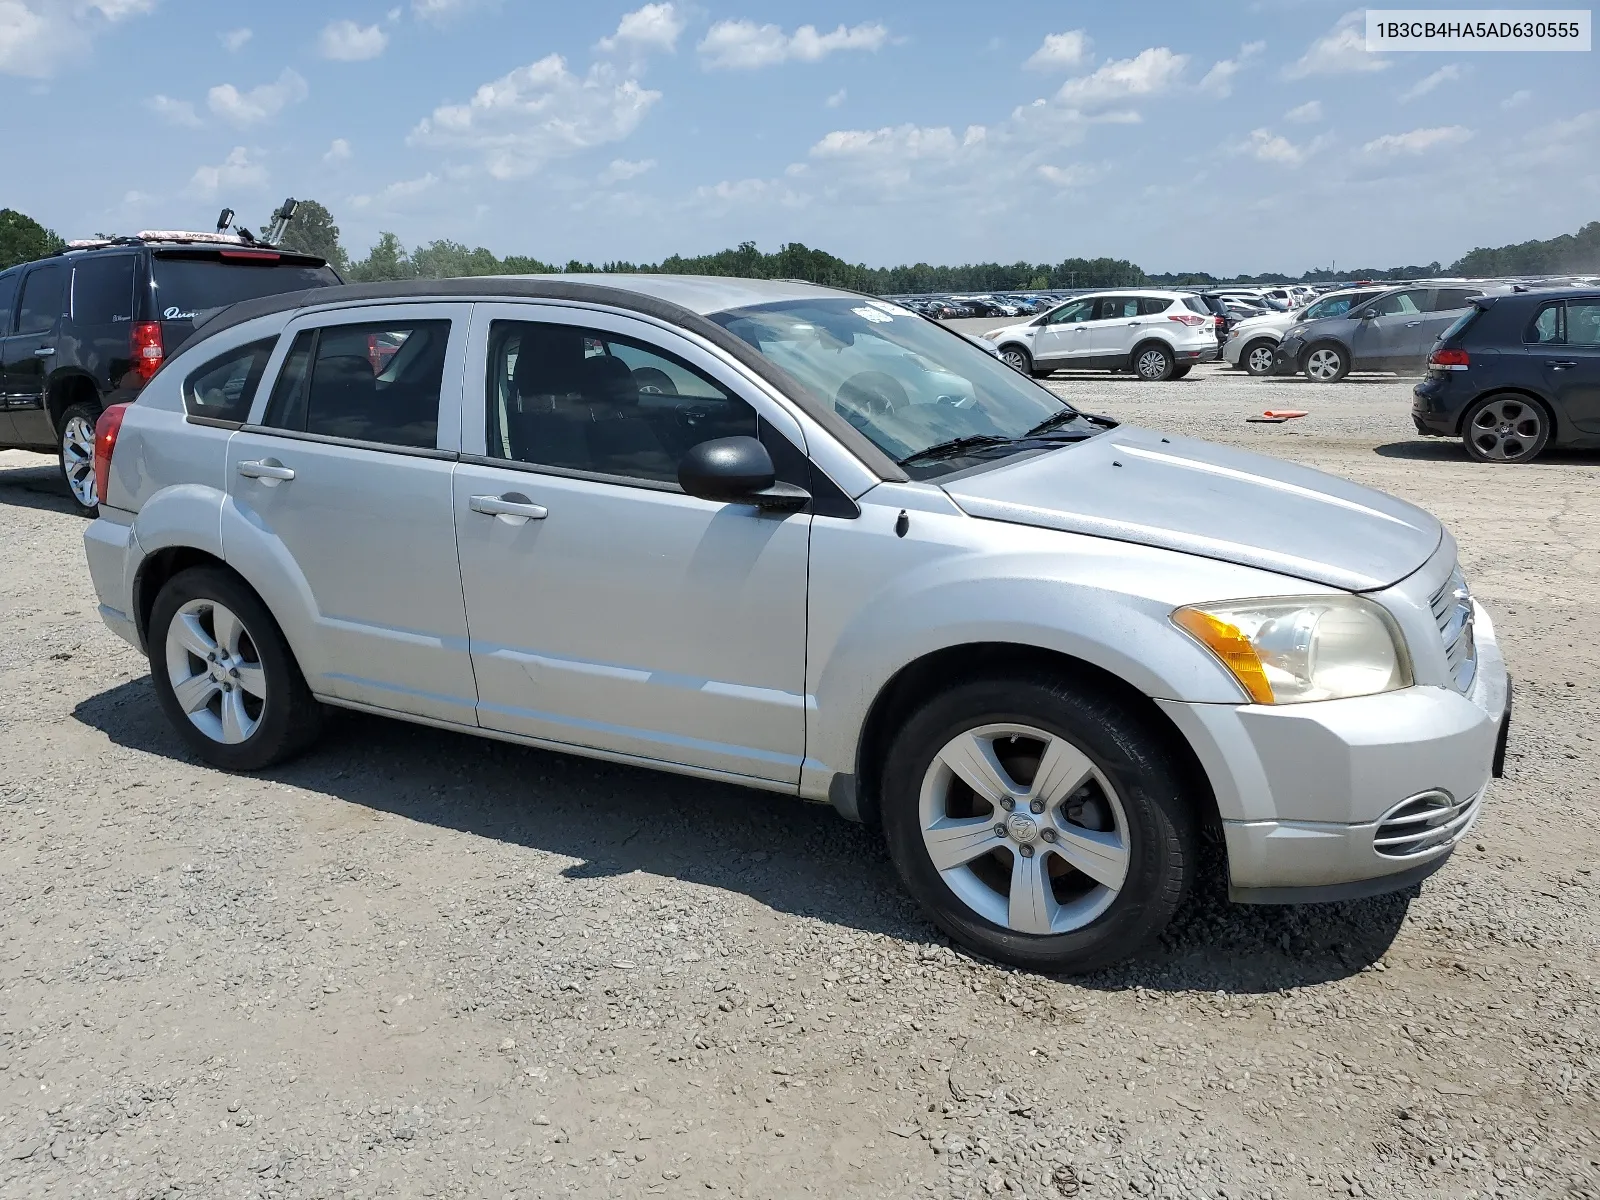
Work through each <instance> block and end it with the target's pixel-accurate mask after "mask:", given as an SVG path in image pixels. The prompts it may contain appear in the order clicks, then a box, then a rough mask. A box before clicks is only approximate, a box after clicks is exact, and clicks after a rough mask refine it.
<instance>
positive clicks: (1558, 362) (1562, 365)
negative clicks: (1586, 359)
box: [1544, 358, 1578, 371]
mask: <svg viewBox="0 0 1600 1200" xmlns="http://www.w3.org/2000/svg"><path fill="white" fill-rule="evenodd" d="M1544 365H1545V366H1547V367H1549V368H1550V369H1551V370H1552V371H1570V370H1571V369H1572V368H1573V367H1575V366H1577V365H1578V364H1577V363H1576V362H1574V361H1573V360H1572V359H1570V358H1547V359H1545V360H1544Z"/></svg>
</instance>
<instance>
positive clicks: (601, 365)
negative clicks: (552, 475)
mask: <svg viewBox="0 0 1600 1200" xmlns="http://www.w3.org/2000/svg"><path fill="white" fill-rule="evenodd" d="M488 384H489V388H488V398H489V429H488V439H487V444H488V448H489V454H490V456H491V457H493V458H504V459H510V460H512V461H514V462H524V463H529V464H531V465H534V466H541V467H555V468H559V469H563V470H569V471H582V472H586V473H594V474H599V475H613V476H619V477H622V478H625V479H648V480H652V481H654V482H657V483H676V482H677V479H678V462H679V460H680V459H682V458H683V456H684V454H686V453H687V452H688V451H689V449H690V448H691V447H693V446H696V445H699V444H700V443H701V442H705V441H710V440H711V439H713V438H725V437H738V436H741V435H742V436H745V437H755V436H756V434H757V421H756V414H755V410H754V409H752V408H751V407H750V406H749V405H748V404H746V403H745V402H744V401H743V400H740V399H738V398H737V397H735V396H731V395H729V394H728V392H727V391H725V390H724V389H723V388H722V387H720V386H719V385H717V384H716V383H713V382H712V381H711V380H710V379H708V378H706V377H705V376H704V375H702V374H701V373H700V372H699V371H697V370H695V369H694V368H693V367H691V366H689V364H687V363H685V362H683V361H682V360H680V359H678V358H675V357H673V356H672V355H670V354H667V353H666V352H664V351H662V350H659V349H657V348H656V347H654V346H649V345H646V344H645V343H643V342H639V341H635V340H634V339H632V338H625V337H619V336H618V335H616V334H613V333H605V332H602V331H599V330H594V329H581V328H579V327H578V326H576V325H552V324H543V323H536V322H531V321H496V322H494V324H493V325H492V326H491V327H490V331H489V378H488Z"/></svg>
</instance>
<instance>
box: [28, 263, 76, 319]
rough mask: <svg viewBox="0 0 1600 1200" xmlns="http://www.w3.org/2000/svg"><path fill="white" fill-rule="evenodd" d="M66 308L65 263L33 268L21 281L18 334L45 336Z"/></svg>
mask: <svg viewBox="0 0 1600 1200" xmlns="http://www.w3.org/2000/svg"><path fill="white" fill-rule="evenodd" d="M66 305H67V264H66V263H51V264H50V265H48V266H44V267H35V268H34V269H33V270H31V271H29V272H28V274H27V276H26V277H25V278H24V279H23V281H22V310H21V311H20V312H19V313H18V314H17V332H18V333H49V332H50V331H51V330H52V329H54V328H55V327H56V322H57V321H59V320H60V319H61V313H62V310H63V309H65V308H66Z"/></svg>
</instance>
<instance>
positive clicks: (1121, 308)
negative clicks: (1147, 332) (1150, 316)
mask: <svg viewBox="0 0 1600 1200" xmlns="http://www.w3.org/2000/svg"><path fill="white" fill-rule="evenodd" d="M1138 315H1139V297H1137V296H1102V297H1101V298H1100V303H1099V304H1097V305H1096V306H1095V311H1094V316H1095V320H1097V321H1114V320H1118V319H1120V318H1122V317H1137V316H1138Z"/></svg>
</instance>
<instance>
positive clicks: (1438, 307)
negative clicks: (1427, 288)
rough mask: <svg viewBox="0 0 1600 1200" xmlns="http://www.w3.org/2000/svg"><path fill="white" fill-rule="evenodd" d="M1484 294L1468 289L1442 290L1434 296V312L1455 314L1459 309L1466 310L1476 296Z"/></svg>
mask: <svg viewBox="0 0 1600 1200" xmlns="http://www.w3.org/2000/svg"><path fill="white" fill-rule="evenodd" d="M1482 294H1483V293H1482V292H1474V291H1468V290H1467V289H1466V288H1440V289H1439V290H1438V291H1437V292H1435V293H1434V294H1433V311H1434V312H1453V311H1455V310H1456V309H1458V308H1465V307H1466V306H1467V305H1468V304H1470V303H1472V298H1473V297H1474V296H1481V295H1482Z"/></svg>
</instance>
